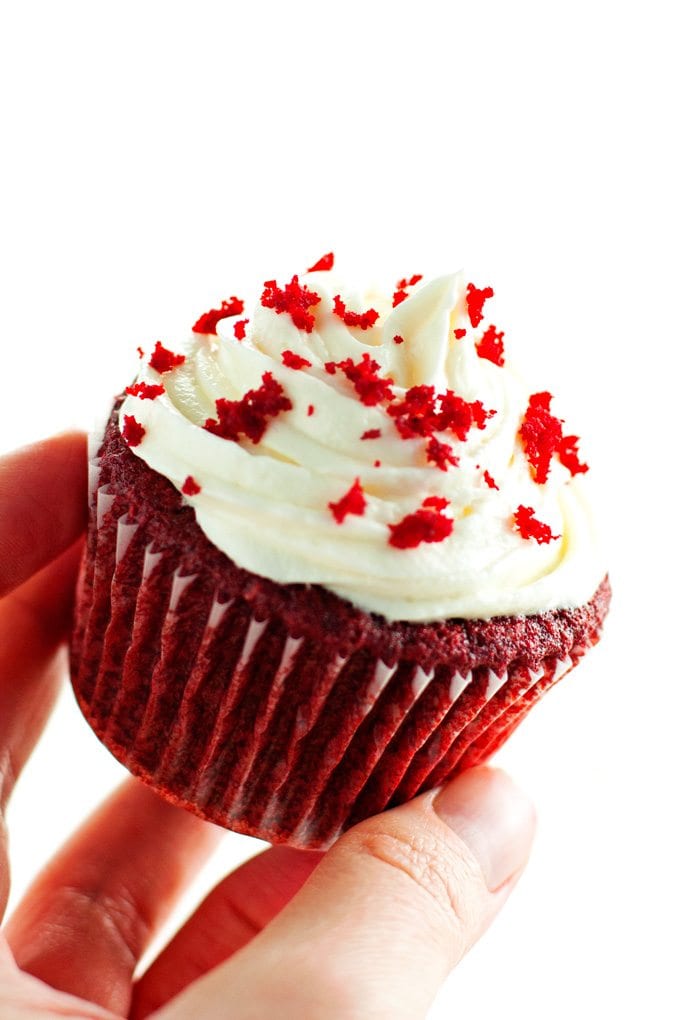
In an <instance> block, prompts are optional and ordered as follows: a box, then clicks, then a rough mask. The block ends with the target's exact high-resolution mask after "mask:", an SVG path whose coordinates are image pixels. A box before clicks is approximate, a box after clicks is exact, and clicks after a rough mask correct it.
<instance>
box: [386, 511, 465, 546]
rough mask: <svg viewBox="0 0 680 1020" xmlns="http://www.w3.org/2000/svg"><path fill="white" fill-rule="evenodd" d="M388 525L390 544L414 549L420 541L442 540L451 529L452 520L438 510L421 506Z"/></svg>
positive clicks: (447, 535)
mask: <svg viewBox="0 0 680 1020" xmlns="http://www.w3.org/2000/svg"><path fill="white" fill-rule="evenodd" d="M388 527H389V529H390V532H391V534H390V539H389V541H390V545H393V546H396V548H397V549H415V547H416V546H417V545H420V543H421V542H443V541H444V539H445V538H448V537H449V535H450V534H451V532H452V531H453V520H452V519H451V518H450V517H445V516H444V515H443V514H442V513H441V512H440V511H439V510H430V509H426V508H425V507H423V508H421V509H420V510H416V512H415V513H413V514H408V515H407V516H406V517H404V518H403V520H401V521H399V523H398V524H389V525H388Z"/></svg>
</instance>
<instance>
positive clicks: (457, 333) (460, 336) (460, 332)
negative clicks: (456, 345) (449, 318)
mask: <svg viewBox="0 0 680 1020" xmlns="http://www.w3.org/2000/svg"><path fill="white" fill-rule="evenodd" d="M466 333H467V330H466V329H454V331H453V335H454V336H455V338H456V340H462V339H463V337H464V336H465V334H466Z"/></svg>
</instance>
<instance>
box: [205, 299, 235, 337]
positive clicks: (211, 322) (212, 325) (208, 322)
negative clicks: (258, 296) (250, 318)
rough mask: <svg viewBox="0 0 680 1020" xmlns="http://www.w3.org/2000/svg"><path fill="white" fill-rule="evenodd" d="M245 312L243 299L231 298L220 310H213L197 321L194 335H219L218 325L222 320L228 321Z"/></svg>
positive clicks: (223, 303) (224, 302)
mask: <svg viewBox="0 0 680 1020" xmlns="http://www.w3.org/2000/svg"><path fill="white" fill-rule="evenodd" d="M242 312H243V301H242V300H241V298H237V297H230V298H229V300H228V301H223V302H222V304H221V305H220V307H219V308H211V309H210V311H209V312H204V314H203V315H202V316H201V317H200V319H197V320H196V322H195V323H194V324H193V326H192V329H193V331H194V333H215V334H217V323H218V322H219V321H220V320H221V319H228V318H229V317H230V316H232V315H241V313H242Z"/></svg>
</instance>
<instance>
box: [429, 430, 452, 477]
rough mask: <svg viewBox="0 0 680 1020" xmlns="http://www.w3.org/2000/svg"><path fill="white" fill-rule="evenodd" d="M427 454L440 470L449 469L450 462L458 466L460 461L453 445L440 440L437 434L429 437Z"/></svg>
mask: <svg viewBox="0 0 680 1020" xmlns="http://www.w3.org/2000/svg"><path fill="white" fill-rule="evenodd" d="M426 454H427V459H428V460H429V461H430V463H432V464H435V465H436V466H437V467H438V468H439V470H440V471H448V469H449V464H450V465H451V466H452V467H457V466H458V463H459V460H458V457H456V455H455V454H454V452H453V447H451V446H449V444H448V443H442V442H440V441H439V440H438V439H437V438H436V437H435V436H432V437H431V438H430V439H428V441H427V449H426Z"/></svg>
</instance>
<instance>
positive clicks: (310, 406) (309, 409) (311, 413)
mask: <svg viewBox="0 0 680 1020" xmlns="http://www.w3.org/2000/svg"><path fill="white" fill-rule="evenodd" d="M313 414H314V404H310V405H309V407H308V408H307V417H308V418H311V416H312V415H313Z"/></svg>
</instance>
